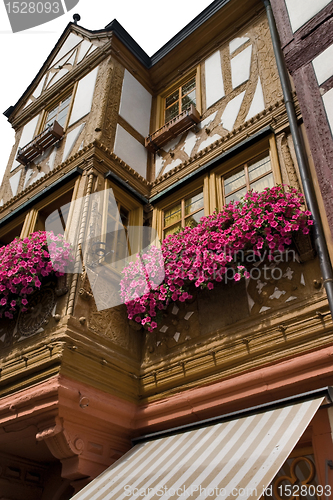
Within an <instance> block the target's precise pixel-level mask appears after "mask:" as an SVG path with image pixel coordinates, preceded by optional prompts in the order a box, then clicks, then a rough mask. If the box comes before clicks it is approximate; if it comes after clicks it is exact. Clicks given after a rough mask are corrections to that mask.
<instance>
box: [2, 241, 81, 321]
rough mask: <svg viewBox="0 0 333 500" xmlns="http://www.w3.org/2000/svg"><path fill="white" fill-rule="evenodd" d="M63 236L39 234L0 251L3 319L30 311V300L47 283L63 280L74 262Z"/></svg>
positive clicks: (12, 243) (14, 242) (13, 242)
mask: <svg viewBox="0 0 333 500" xmlns="http://www.w3.org/2000/svg"><path fill="white" fill-rule="evenodd" d="M72 260H73V259H72V255H71V252H70V244H69V243H67V242H66V241H64V238H63V237H62V236H61V235H57V236H56V235H54V234H53V233H52V232H46V231H37V232H35V233H32V234H30V235H29V236H28V237H26V238H23V239H20V238H15V239H14V240H13V241H12V242H11V243H9V244H8V245H6V246H3V247H2V248H0V318H2V317H5V318H9V319H13V317H14V316H15V315H16V314H18V312H20V311H21V312H26V311H27V310H28V305H29V299H30V297H31V296H32V294H33V293H34V292H36V291H37V290H40V288H41V287H42V285H43V283H44V282H45V280H48V281H49V280H50V278H56V279H58V278H59V277H61V276H63V275H64V273H65V271H66V266H67V265H68V264H69V263H70V262H72Z"/></svg>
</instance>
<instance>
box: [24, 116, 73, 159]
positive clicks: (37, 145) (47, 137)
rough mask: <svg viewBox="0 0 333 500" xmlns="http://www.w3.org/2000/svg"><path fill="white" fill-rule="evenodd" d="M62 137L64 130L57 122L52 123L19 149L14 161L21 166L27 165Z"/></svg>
mask: <svg viewBox="0 0 333 500" xmlns="http://www.w3.org/2000/svg"><path fill="white" fill-rule="evenodd" d="M63 135H64V129H63V128H62V126H61V125H59V123H58V122H57V121H54V122H53V123H52V124H51V125H49V126H48V127H47V128H46V129H45V130H43V132H41V133H40V134H39V135H37V136H36V137H35V138H34V139H33V140H32V141H30V142H29V143H28V144H26V145H25V146H24V147H23V148H19V150H18V152H17V156H16V160H17V161H18V162H20V163H22V164H23V165H28V163H30V162H32V161H33V160H34V159H35V158H37V157H38V156H40V155H41V154H42V153H43V152H44V151H46V149H47V148H49V147H50V146H53V144H55V143H56V142H58V141H59V140H60V139H61V138H62V136H63Z"/></svg>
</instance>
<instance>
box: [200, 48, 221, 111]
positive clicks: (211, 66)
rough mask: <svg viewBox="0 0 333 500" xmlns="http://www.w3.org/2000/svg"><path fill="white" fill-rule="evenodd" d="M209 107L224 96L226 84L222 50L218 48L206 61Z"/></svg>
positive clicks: (207, 100) (207, 101)
mask: <svg viewBox="0 0 333 500" xmlns="http://www.w3.org/2000/svg"><path fill="white" fill-rule="evenodd" d="M205 82H206V105H207V108H209V107H210V106H212V105H213V104H215V102H217V101H219V100H220V99H221V98H222V97H224V95H225V94H224V85H223V76H222V66H221V55H220V51H219V50H217V51H216V52H214V54H212V55H211V56H210V57H208V59H206V61H205Z"/></svg>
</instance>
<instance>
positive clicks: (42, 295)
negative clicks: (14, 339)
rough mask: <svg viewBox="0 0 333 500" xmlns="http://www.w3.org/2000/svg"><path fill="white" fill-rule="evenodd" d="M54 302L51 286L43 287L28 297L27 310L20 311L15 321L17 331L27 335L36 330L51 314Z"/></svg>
mask: <svg viewBox="0 0 333 500" xmlns="http://www.w3.org/2000/svg"><path fill="white" fill-rule="evenodd" d="M55 303H56V295H55V292H54V290H53V289H52V288H50V287H43V288H42V289H41V290H39V291H37V292H35V293H34V294H33V295H32V297H31V298H30V299H29V304H28V311H26V312H20V313H19V317H18V322H17V329H18V333H19V334H21V335H23V336H24V337H29V336H30V335H32V334H33V333H35V332H37V331H38V330H39V329H40V328H41V327H42V326H43V324H44V323H45V321H46V320H47V318H48V316H50V315H51V313H52V310H53V308H54V306H55Z"/></svg>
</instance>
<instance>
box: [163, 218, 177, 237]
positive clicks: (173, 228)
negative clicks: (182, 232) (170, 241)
mask: <svg viewBox="0 0 333 500" xmlns="http://www.w3.org/2000/svg"><path fill="white" fill-rule="evenodd" d="M177 229H181V224H180V222H178V224H175V225H174V226H171V227H169V228H168V229H165V230H164V238H166V237H167V236H169V234H173V233H174V232H175V231H177Z"/></svg>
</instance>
